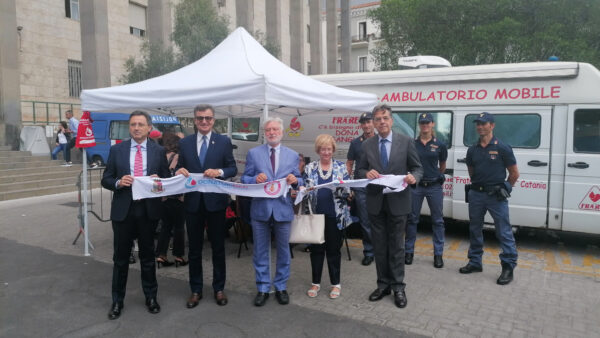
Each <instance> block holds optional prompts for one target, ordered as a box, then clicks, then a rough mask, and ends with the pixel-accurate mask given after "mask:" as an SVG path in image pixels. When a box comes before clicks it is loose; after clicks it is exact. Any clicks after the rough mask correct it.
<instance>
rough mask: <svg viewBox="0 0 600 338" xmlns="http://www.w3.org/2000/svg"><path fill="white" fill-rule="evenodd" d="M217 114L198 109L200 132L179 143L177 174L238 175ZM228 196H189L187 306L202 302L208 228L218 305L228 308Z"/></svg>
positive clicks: (196, 119) (196, 118)
mask: <svg viewBox="0 0 600 338" xmlns="http://www.w3.org/2000/svg"><path fill="white" fill-rule="evenodd" d="M214 124H215V110H214V108H213V107H212V106H210V105H198V106H196V107H195V108H194V125H195V126H196V130H197V132H196V133H195V134H194V135H190V136H187V137H185V138H184V139H182V140H181V141H179V161H178V162H177V167H178V168H179V169H178V170H177V172H176V174H177V175H179V174H182V175H184V176H186V177H187V176H189V173H202V174H204V176H205V177H210V178H220V179H226V178H229V177H233V176H235V175H236V174H237V167H236V165H235V160H234V158H233V146H232V145H231V140H230V139H229V138H228V137H227V136H223V135H219V134H217V133H213V132H212V128H213V125H214ZM228 198H229V196H228V195H227V194H215V193H200V192H190V193H187V194H185V197H184V202H183V203H184V206H185V222H186V226H187V233H188V241H189V246H190V248H189V262H190V265H189V271H190V288H191V290H192V294H191V296H190V297H189V298H188V301H187V304H186V306H187V307H188V308H190V309H191V308H194V307H196V306H197V305H198V303H199V302H200V299H202V287H203V281H202V245H203V244H204V226H205V225H206V226H207V230H208V239H209V240H210V243H211V248H212V264H213V283H212V286H213V291H214V297H215V301H216V302H217V304H218V305H226V304H227V296H226V295H225V292H224V289H225V270H226V268H225V232H226V228H225V209H227V205H228Z"/></svg>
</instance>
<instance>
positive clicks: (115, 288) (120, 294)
mask: <svg viewBox="0 0 600 338" xmlns="http://www.w3.org/2000/svg"><path fill="white" fill-rule="evenodd" d="M156 224H157V221H155V220H149V219H148V218H147V216H146V205H145V202H144V201H143V200H142V201H132V202H131V205H130V207H129V211H128V213H127V217H126V218H125V220H123V221H122V222H117V221H113V222H112V228H113V233H114V253H113V262H114V265H113V279H112V300H113V302H122V301H123V299H125V289H126V286H127V274H128V271H129V255H130V254H131V247H132V245H133V240H134V239H135V238H137V239H138V247H139V254H140V257H139V258H140V268H141V275H142V289H143V290H144V295H145V296H146V298H155V297H156V292H157V290H158V283H157V282H156V270H155V265H154V264H155V263H154V231H155V229H156Z"/></svg>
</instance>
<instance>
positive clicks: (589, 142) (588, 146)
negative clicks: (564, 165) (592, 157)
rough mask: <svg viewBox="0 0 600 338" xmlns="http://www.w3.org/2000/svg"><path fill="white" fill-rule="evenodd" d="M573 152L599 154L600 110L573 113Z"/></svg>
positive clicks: (584, 110) (580, 110)
mask: <svg viewBox="0 0 600 338" xmlns="http://www.w3.org/2000/svg"><path fill="white" fill-rule="evenodd" d="M574 127H575V130H574V131H573V151H574V152H576V153H596V154H597V153H600V109H578V110H576V111H575V125H574Z"/></svg>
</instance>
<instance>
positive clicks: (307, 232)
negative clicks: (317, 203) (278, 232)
mask: <svg viewBox="0 0 600 338" xmlns="http://www.w3.org/2000/svg"><path fill="white" fill-rule="evenodd" d="M300 209H302V208H300ZM308 211H309V214H305V215H304V214H302V213H301V211H299V213H298V214H295V215H294V220H293V221H292V228H291V229H290V243H299V244H323V243H325V215H316V214H313V212H312V208H311V206H310V201H309V202H308Z"/></svg>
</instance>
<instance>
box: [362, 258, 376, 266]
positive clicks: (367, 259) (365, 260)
mask: <svg viewBox="0 0 600 338" xmlns="http://www.w3.org/2000/svg"><path fill="white" fill-rule="evenodd" d="M373 259H374V258H373V256H365V258H363V260H362V265H364V266H368V265H371V263H373Z"/></svg>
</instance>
